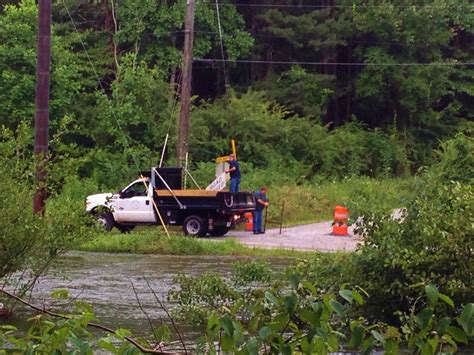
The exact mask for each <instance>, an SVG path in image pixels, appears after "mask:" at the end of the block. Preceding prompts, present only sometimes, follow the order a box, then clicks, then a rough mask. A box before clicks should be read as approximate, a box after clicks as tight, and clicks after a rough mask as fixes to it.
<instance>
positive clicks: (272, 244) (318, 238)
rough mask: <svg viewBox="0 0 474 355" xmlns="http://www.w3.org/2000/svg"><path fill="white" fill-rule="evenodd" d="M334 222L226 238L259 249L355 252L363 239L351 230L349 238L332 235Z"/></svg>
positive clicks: (247, 233)
mask: <svg viewBox="0 0 474 355" xmlns="http://www.w3.org/2000/svg"><path fill="white" fill-rule="evenodd" d="M331 223H332V222H320V223H312V224H305V225H301V226H296V227H288V228H283V229H282V233H281V235H280V234H279V233H280V229H279V228H277V229H267V232H266V233H265V234H258V235H254V234H253V233H252V232H244V231H230V232H229V233H228V236H227V237H226V238H232V237H233V238H236V239H237V240H238V241H239V242H241V243H242V244H245V245H247V246H251V247H259V248H268V249H270V248H282V249H294V250H305V251H308V250H319V251H353V250H355V249H356V247H357V245H358V244H359V243H360V242H361V238H360V237H358V236H353V234H352V229H351V228H349V232H350V234H349V236H347V237H340V236H333V235H331V231H332V226H331Z"/></svg>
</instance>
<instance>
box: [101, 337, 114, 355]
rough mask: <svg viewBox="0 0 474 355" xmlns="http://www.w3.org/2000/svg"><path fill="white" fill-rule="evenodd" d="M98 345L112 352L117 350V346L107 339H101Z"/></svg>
mask: <svg viewBox="0 0 474 355" xmlns="http://www.w3.org/2000/svg"><path fill="white" fill-rule="evenodd" d="M97 346H98V347H99V348H101V349H104V350H107V351H110V352H111V353H112V354H114V353H115V352H116V351H117V348H116V347H115V346H114V345H113V344H112V343H109V342H108V341H106V340H105V339H100V340H99V341H98V342H97Z"/></svg>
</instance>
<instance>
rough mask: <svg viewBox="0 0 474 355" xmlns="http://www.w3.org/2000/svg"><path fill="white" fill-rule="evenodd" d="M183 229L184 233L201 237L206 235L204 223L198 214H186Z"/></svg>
mask: <svg viewBox="0 0 474 355" xmlns="http://www.w3.org/2000/svg"><path fill="white" fill-rule="evenodd" d="M183 231H184V234H185V235H190V236H192V237H203V236H205V235H206V224H205V223H204V221H203V219H202V218H201V217H199V216H194V215H193V216H188V217H186V218H185V220H184V222H183Z"/></svg>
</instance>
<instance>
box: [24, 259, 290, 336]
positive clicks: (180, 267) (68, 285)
mask: <svg viewBox="0 0 474 355" xmlns="http://www.w3.org/2000/svg"><path fill="white" fill-rule="evenodd" d="M239 260H249V257H228V256H227V257H219V256H169V255H135V254H109V253H86V252H74V253H70V254H68V255H65V256H62V257H60V258H58V259H57V260H56V262H55V264H54V265H53V266H52V267H51V268H50V270H49V272H48V273H47V274H46V275H45V276H42V277H40V278H39V279H38V282H37V283H36V285H35V287H34V289H33V294H32V299H33V300H34V302H35V303H37V304H38V303H39V304H40V305H42V304H43V303H44V304H45V305H46V306H47V307H49V306H52V309H55V310H58V309H59V310H61V311H63V310H64V305H66V304H68V303H69V302H70V301H68V300H59V301H58V300H56V299H53V298H52V297H51V292H52V291H54V290H56V289H67V290H68V291H69V292H70V297H71V298H72V299H75V298H77V299H78V300H81V301H84V302H87V303H89V304H91V305H92V306H93V310H94V314H95V315H96V317H97V321H98V322H99V323H101V324H103V325H105V326H108V327H111V328H113V329H116V328H119V327H121V328H127V329H130V330H131V331H132V332H133V333H134V334H135V335H139V336H150V334H151V330H150V325H149V322H148V320H147V316H146V315H145V314H144V312H146V313H147V315H148V317H149V318H150V319H151V320H152V321H153V323H154V324H155V325H157V324H159V323H160V322H161V321H164V322H166V323H168V324H170V322H169V319H168V318H167V316H166V313H165V312H164V310H163V309H162V308H160V306H159V304H158V303H157V302H156V299H155V296H154V295H153V292H152V291H151V290H150V287H151V288H152V289H153V291H154V292H155V293H156V295H157V296H158V297H159V298H160V300H161V301H162V302H163V304H164V306H165V307H166V308H167V309H171V308H172V307H173V305H172V304H170V303H169V302H168V300H167V295H168V292H169V290H170V289H171V288H172V287H173V286H176V285H175V284H174V282H173V278H174V277H175V276H176V275H178V274H180V273H184V274H186V275H192V276H198V275H202V274H204V273H206V272H211V271H212V272H219V273H221V274H222V275H223V276H227V275H229V274H230V272H231V269H232V264H233V263H235V262H236V261H239ZM266 260H267V261H268V262H269V263H270V264H271V265H272V268H273V269H274V270H281V269H283V268H285V267H286V266H287V265H288V264H289V263H290V260H291V259H288V258H269V259H266ZM148 283H149V284H150V287H149V286H148ZM132 285H133V286H132ZM134 289H135V290H134ZM137 298H138V300H139V302H140V304H141V307H142V308H143V311H142V310H141V308H140V306H139V304H138V300H137ZM20 313H21V312H20ZM19 316H20V314H19ZM181 327H182V328H185V327H184V325H181ZM183 330H184V333H186V334H187V335H188V336H191V337H192V335H193V334H192V332H191V331H190V329H189V328H188V329H183Z"/></svg>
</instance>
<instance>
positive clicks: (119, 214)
mask: <svg viewBox="0 0 474 355" xmlns="http://www.w3.org/2000/svg"><path fill="white" fill-rule="evenodd" d="M147 186H148V182H146V183H143V181H135V182H134V183H132V184H131V185H129V186H127V187H126V188H125V189H123V190H122V191H121V192H120V194H119V197H118V198H117V199H115V200H114V201H113V214H114V219H115V221H116V222H118V223H124V222H128V223H152V222H154V221H155V218H154V213H153V205H152V203H151V197H149V196H148V193H147V192H148V191H147V190H148V189H147Z"/></svg>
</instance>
